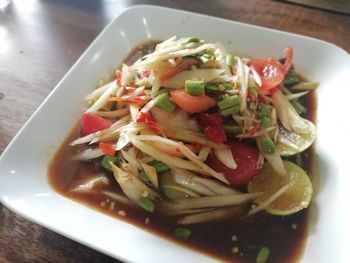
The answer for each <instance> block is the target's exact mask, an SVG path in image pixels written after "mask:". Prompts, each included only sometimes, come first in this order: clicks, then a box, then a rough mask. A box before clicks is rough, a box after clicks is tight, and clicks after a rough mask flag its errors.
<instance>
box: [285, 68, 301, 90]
mask: <svg viewBox="0 0 350 263" xmlns="http://www.w3.org/2000/svg"><path fill="white" fill-rule="evenodd" d="M299 82H300V78H299V77H298V75H297V74H295V72H293V71H290V72H289V73H288V74H287V75H286V76H285V77H284V80H283V84H284V85H285V86H292V85H295V84H298V83H299Z"/></svg>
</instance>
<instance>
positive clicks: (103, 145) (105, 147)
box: [99, 142, 115, 156]
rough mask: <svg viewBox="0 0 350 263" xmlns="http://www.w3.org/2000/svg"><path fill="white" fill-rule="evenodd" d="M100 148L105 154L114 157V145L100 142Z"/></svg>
mask: <svg viewBox="0 0 350 263" xmlns="http://www.w3.org/2000/svg"><path fill="white" fill-rule="evenodd" d="M99 148H100V150H101V151H102V152H104V153H105V154H107V155H109V156H114V154H115V149H114V147H113V145H112V144H109V143H104V142H100V143H99Z"/></svg>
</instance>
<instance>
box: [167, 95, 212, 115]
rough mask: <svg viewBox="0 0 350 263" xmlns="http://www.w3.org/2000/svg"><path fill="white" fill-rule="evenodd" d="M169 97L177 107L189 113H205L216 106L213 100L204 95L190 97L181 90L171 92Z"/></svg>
mask: <svg viewBox="0 0 350 263" xmlns="http://www.w3.org/2000/svg"><path fill="white" fill-rule="evenodd" d="M170 95H171V98H172V99H173V100H174V102H175V104H176V105H177V106H179V107H180V108H181V109H182V110H184V111H186V112H189V113H194V112H202V111H206V110H208V109H209V108H211V107H213V106H214V105H215V104H216V103H215V100H214V99H212V98H210V97H208V96H206V95H200V96H192V95H189V94H187V93H185V91H183V90H177V91H173V92H171V93H170Z"/></svg>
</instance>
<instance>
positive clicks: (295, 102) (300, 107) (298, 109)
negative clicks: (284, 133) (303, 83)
mask: <svg viewBox="0 0 350 263" xmlns="http://www.w3.org/2000/svg"><path fill="white" fill-rule="evenodd" d="M291 103H292V105H293V107H294V109H295V110H296V112H297V113H298V114H302V113H304V112H306V109H305V107H304V106H303V105H302V104H301V103H300V102H299V101H298V100H292V101H291Z"/></svg>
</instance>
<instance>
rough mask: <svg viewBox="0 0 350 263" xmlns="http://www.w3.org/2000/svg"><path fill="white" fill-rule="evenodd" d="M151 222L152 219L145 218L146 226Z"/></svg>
mask: <svg viewBox="0 0 350 263" xmlns="http://www.w3.org/2000/svg"><path fill="white" fill-rule="evenodd" d="M150 221H151V219H150V218H149V217H146V218H145V224H146V225H147V224H149V222H150Z"/></svg>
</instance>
